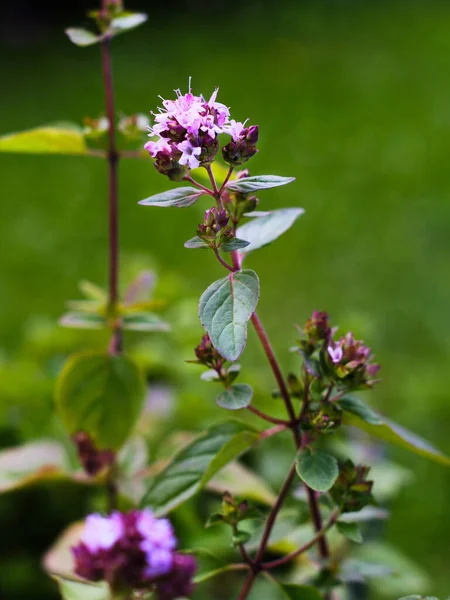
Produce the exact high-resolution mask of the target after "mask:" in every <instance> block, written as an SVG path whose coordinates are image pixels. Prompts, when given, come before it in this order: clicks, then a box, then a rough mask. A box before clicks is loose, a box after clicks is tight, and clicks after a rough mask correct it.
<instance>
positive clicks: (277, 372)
mask: <svg viewBox="0 0 450 600" xmlns="http://www.w3.org/2000/svg"><path fill="white" fill-rule="evenodd" d="M250 320H251V322H252V325H253V327H254V328H255V331H256V334H257V336H258V337H259V340H260V342H261V345H262V347H263V349H264V352H265V353H266V356H267V360H268V361H269V363H270V366H271V368H272V371H273V374H274V376H275V379H276V382H277V384H278V388H279V390H280V393H281V397H282V398H283V401H284V404H285V406H286V410H287V412H288V415H289V419H290V421H291V423H295V422H296V419H295V411H294V406H293V404H292V400H291V397H290V395H289V391H288V389H287V386H286V383H285V381H284V377H283V374H282V373H281V369H280V366H279V364H278V361H277V359H276V358H275V354H274V352H273V349H272V346H271V344H270V341H269V338H268V337H267V333H266V331H265V329H264V327H263V325H262V323H261V321H260V320H259V317H258V315H257V314H256V312H254V313H253V314H252V316H251V319H250ZM293 432H294V437H295V441H296V444H297V446H299V445H300V435H299V433H298V429H297V428H296V427H294V428H293Z"/></svg>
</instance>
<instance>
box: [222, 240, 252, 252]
mask: <svg viewBox="0 0 450 600" xmlns="http://www.w3.org/2000/svg"><path fill="white" fill-rule="evenodd" d="M249 244H250V242H246V241H245V240H240V239H239V238H233V239H232V240H230V241H229V242H225V243H224V244H222V246H221V247H220V249H221V250H223V251H224V252H234V250H240V249H241V248H246V247H247V246H248V245H249Z"/></svg>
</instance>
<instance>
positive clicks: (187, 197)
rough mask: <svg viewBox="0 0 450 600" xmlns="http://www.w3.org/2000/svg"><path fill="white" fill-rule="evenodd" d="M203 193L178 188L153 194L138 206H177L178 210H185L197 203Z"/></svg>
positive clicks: (191, 188)
mask: <svg viewBox="0 0 450 600" xmlns="http://www.w3.org/2000/svg"><path fill="white" fill-rule="evenodd" d="M204 195H205V194H204V192H202V191H201V190H198V189H197V188H193V187H180V188H173V189H171V190H167V192H161V193H160V194H154V195H153V196H150V198H146V199H145V200H141V201H140V202H139V204H142V205H143V206H162V207H167V206H177V207H178V208H186V207H188V206H192V205H193V204H195V203H196V202H197V200H198V199H199V198H200V196H204Z"/></svg>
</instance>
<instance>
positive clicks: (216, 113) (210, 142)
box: [145, 88, 258, 180]
mask: <svg viewBox="0 0 450 600" xmlns="http://www.w3.org/2000/svg"><path fill="white" fill-rule="evenodd" d="M218 91H219V90H218V88H216V89H215V90H214V92H213V93H212V95H211V97H210V98H209V100H205V98H204V97H203V96H196V95H194V94H193V93H192V91H191V89H189V92H188V93H187V94H182V93H181V91H180V90H175V94H176V98H175V99H174V100H165V99H164V98H162V108H160V109H159V112H158V113H156V114H154V124H153V126H152V127H149V128H148V129H149V132H150V133H149V135H150V137H152V138H154V139H152V141H150V142H147V144H145V149H146V150H148V152H149V153H150V155H151V156H152V157H153V158H155V159H156V162H155V167H156V168H157V169H158V171H160V172H161V173H163V174H165V175H168V176H169V177H170V178H176V179H177V180H179V179H182V178H183V177H184V175H185V174H186V173H187V171H188V170H189V169H195V168H197V167H199V166H200V165H207V164H209V163H211V162H212V160H213V158H214V156H215V154H216V152H217V150H218V148H219V143H218V140H217V137H218V136H219V135H220V134H222V133H227V134H229V135H231V137H232V142H230V143H231V144H232V145H233V148H230V150H229V152H228V153H229V154H230V153H231V154H232V155H233V156H234V157H235V162H236V161H237V162H236V164H241V163H242V162H245V161H246V160H248V158H250V156H253V154H255V153H256V148H255V147H254V146H255V144H256V141H257V138H258V128H257V127H250V128H245V127H244V124H243V123H238V122H236V121H235V120H234V119H231V120H230V111H229V109H228V107H227V106H225V105H224V104H222V103H221V102H217V94H218ZM155 138H156V139H155ZM230 164H231V163H230ZM177 165H180V166H181V167H180V168H181V170H180V172H178V171H177ZM173 175H175V177H173Z"/></svg>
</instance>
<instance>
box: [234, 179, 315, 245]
mask: <svg viewBox="0 0 450 600" xmlns="http://www.w3.org/2000/svg"><path fill="white" fill-rule="evenodd" d="M242 181H243V180H242ZM304 212H305V211H304V210H303V208H280V209H278V210H273V211H271V212H267V213H263V215H264V216H257V217H255V218H252V220H251V221H248V223H244V225H241V227H239V228H238V229H237V231H236V235H237V236H238V237H239V238H243V239H244V240H248V241H249V242H250V244H249V245H248V246H247V247H246V248H245V249H242V250H241V252H240V253H241V254H248V253H249V252H252V251H253V250H257V249H258V248H262V247H263V246H267V244H270V243H271V242H273V241H274V240H276V239H277V238H279V237H280V235H283V233H284V232H285V231H287V230H288V229H290V228H291V227H292V225H293V224H294V223H295V221H296V220H297V219H298V217H300V215H302V214H303V213H304ZM250 214H251V215H252V216H253V214H254V213H250Z"/></svg>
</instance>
